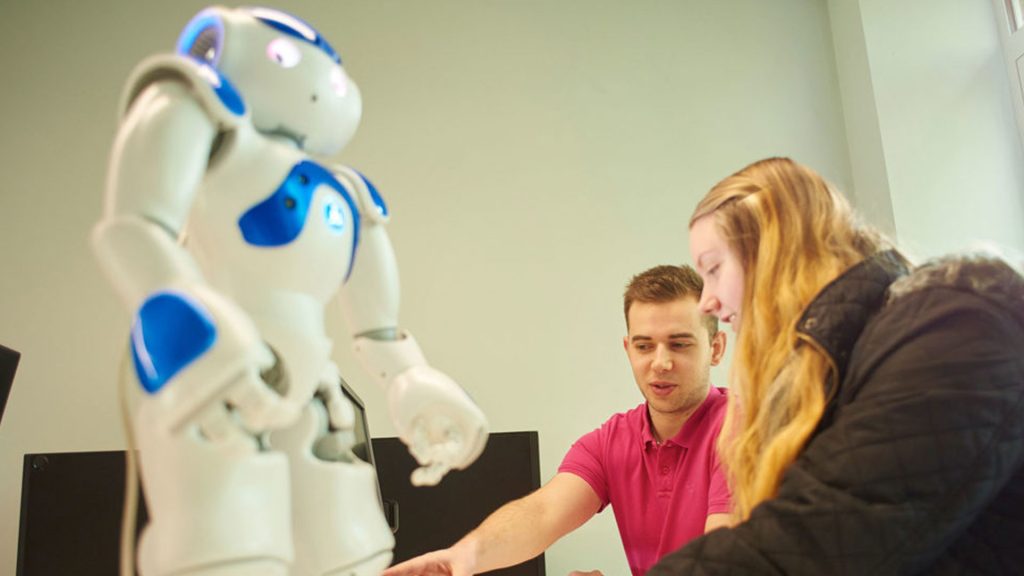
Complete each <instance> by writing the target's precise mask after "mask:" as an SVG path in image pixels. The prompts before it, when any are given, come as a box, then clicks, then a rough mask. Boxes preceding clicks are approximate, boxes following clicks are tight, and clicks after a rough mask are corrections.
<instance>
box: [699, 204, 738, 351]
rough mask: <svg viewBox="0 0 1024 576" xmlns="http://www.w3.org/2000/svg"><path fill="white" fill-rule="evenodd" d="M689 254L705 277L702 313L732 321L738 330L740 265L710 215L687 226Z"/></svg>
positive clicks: (734, 327) (724, 320)
mask: <svg viewBox="0 0 1024 576" xmlns="http://www.w3.org/2000/svg"><path fill="white" fill-rule="evenodd" d="M690 256H691V257H692V258H693V263H694V265H695V266H696V268H697V273H698V274H700V276H701V278H703V279H704V291H703V292H701V296H700V309H701V312H703V313H705V314H714V315H715V316H717V317H718V319H719V320H720V321H722V322H728V323H730V324H732V327H733V331H734V332H738V331H739V329H740V304H741V303H742V302H743V266H742V265H741V264H740V260H739V257H737V255H736V253H735V252H734V251H733V250H732V248H730V247H729V245H728V244H727V243H726V241H725V239H724V238H722V235H721V234H720V233H719V230H718V225H717V224H716V223H715V219H714V215H713V214H709V215H707V216H704V217H702V218H699V219H698V220H697V221H696V222H694V223H693V226H691V227H690Z"/></svg>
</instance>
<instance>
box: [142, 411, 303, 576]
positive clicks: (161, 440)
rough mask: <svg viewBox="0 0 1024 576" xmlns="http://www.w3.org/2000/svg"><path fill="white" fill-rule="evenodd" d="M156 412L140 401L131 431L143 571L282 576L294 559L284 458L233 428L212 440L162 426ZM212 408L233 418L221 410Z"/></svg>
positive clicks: (147, 575) (154, 575)
mask: <svg viewBox="0 0 1024 576" xmlns="http://www.w3.org/2000/svg"><path fill="white" fill-rule="evenodd" d="M154 409H155V405H154V404H153V403H149V402H147V401H146V400H143V401H142V402H141V403H140V404H139V405H138V407H137V410H136V412H135V418H134V426H133V428H134V431H135V438H136V441H137V443H138V448H139V462H140V470H141V473H142V483H143V486H144V488H145V493H146V503H147V506H148V510H149V517H150V522H149V524H148V525H147V527H146V529H145V531H144V532H143V535H142V539H141V542H140V546H139V554H138V564H139V572H140V574H142V575H143V576H165V575H170V574H174V575H175V576H178V575H188V576H200V575H201V576H236V575H237V576H241V575H243V574H244V575H246V576H253V575H258V576H270V575H273V576H287V575H288V570H289V565H290V563H291V561H292V558H293V555H294V552H293V549H292V533H291V505H290V486H289V483H290V480H289V475H288V461H287V458H286V457H285V456H284V455H283V454H279V453H274V452H267V451H263V450H261V449H260V446H259V443H258V442H257V441H256V439H255V438H253V437H252V436H250V435H248V434H247V433H245V432H244V431H243V430H242V429H241V428H237V427H234V428H233V429H232V433H230V434H227V435H225V436H224V437H221V438H219V439H218V440H216V441H211V440H209V439H207V438H205V437H204V436H203V435H202V434H201V433H200V431H199V428H198V426H196V425H189V426H186V427H185V428H184V429H182V430H181V431H179V432H177V433H170V432H168V431H167V430H165V429H159V428H157V427H154V426H152V422H153V421H154V420H155V419H156V415H154V414H152V413H151V412H152V411H153V410H154ZM209 410H214V411H217V410H219V411H221V412H223V414H222V416H223V417H224V418H230V415H229V414H228V413H227V411H226V409H225V408H224V407H223V406H213V407H210V408H209ZM220 416H221V415H219V414H216V415H215V414H206V415H205V417H206V418H207V419H209V418H213V417H220Z"/></svg>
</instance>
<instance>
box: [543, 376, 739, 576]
mask: <svg viewBox="0 0 1024 576" xmlns="http://www.w3.org/2000/svg"><path fill="white" fill-rule="evenodd" d="M725 407H726V396H725V390H724V389H722V388H715V387H714V386H712V387H711V390H710V391H709V392H708V397H707V398H706V399H705V400H704V403H703V404H701V405H700V407H699V408H697V410H696V411H695V412H694V413H693V415H691V416H690V419H689V420H687V421H686V424H684V425H683V428H682V429H681V430H680V431H679V433H678V434H676V435H675V436H674V437H673V438H671V439H669V440H666V441H665V442H663V443H661V444H658V443H657V442H656V441H655V440H654V435H653V434H652V433H651V423H650V418H648V416H647V404H646V403H644V404H641V405H639V406H637V407H636V408H634V409H632V410H630V411H629V412H625V413H621V414H616V415H614V416H612V417H611V418H609V419H608V421H607V422H605V423H604V424H602V425H601V427H600V428H598V429H597V430H594V431H593V432H591V433H589V434H587V435H585V436H583V437H582V438H580V439H579V440H577V441H576V443H574V444H573V445H572V448H570V449H569V453H568V454H566V455H565V459H564V460H562V465H561V466H559V468H558V471H559V472H569V473H571V474H575V475H577V476H579V477H580V478H583V479H584V480H585V481H586V482H587V483H588V484H590V487H591V488H593V489H594V492H595V493H596V494H597V497H598V498H600V499H601V510H604V508H605V506H607V505H608V504H611V506H612V511H613V512H614V513H615V521H616V523H618V525H619V534H620V535H621V537H622V545H623V547H624V548H625V549H626V559H627V560H628V561H629V568H630V570H631V571H632V572H633V574H634V575H635V576H638V575H642V574H644V573H646V572H647V570H649V569H650V568H651V567H652V566H654V564H655V563H657V561H658V560H659V559H660V558H661V557H662V556H664V555H665V554H668V553H669V552H672V551H673V550H676V549H677V548H679V547H680V546H682V545H683V544H685V543H686V542H689V541H690V540H691V539H693V538H695V537H697V536H700V535H701V534H703V533H704V523H705V521H706V520H707V516H708V515H709V514H716V513H724V512H729V509H730V502H729V497H730V496H729V488H728V486H727V485H726V481H725V474H724V472H723V471H722V470H721V468H720V466H719V462H718V454H717V452H716V451H715V441H716V440H717V439H718V433H719V431H720V430H721V429H722V419H723V418H724V417H725Z"/></svg>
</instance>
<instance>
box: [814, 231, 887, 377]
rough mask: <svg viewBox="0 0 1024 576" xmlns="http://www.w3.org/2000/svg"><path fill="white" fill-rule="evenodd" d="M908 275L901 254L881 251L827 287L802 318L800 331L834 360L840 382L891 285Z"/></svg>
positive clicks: (856, 265) (844, 273) (841, 275)
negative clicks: (853, 351) (862, 334)
mask: <svg viewBox="0 0 1024 576" xmlns="http://www.w3.org/2000/svg"><path fill="white" fill-rule="evenodd" d="M906 274H907V266H906V264H905V263H904V260H903V259H902V257H901V256H900V255H899V253H898V252H896V251H895V250H887V251H884V252H879V253H877V254H875V255H874V256H871V257H870V258H867V259H865V260H862V261H861V262H859V263H857V264H855V265H854V266H852V267H851V268H850V269H848V270H847V271H845V272H843V273H842V274H840V275H839V277H837V278H836V279H835V280H833V281H832V282H830V283H829V284H827V285H826V286H825V287H824V288H823V289H822V290H821V292H819V293H818V295H817V296H815V297H814V300H812V301H811V303H810V304H809V305H808V306H807V308H806V309H805V310H804V313H803V315H801V316H800V320H799V322H798V323H797V328H796V329H797V332H799V333H801V334H804V335H806V336H809V337H810V338H812V339H813V340H814V341H815V342H817V343H818V345H820V346H821V348H822V349H823V350H824V351H825V352H826V353H827V354H828V355H829V356H831V357H832V361H833V362H835V364H836V369H837V370H838V371H839V373H838V374H837V376H838V381H840V382H842V379H843V376H845V375H846V366H847V363H848V362H849V360H850V351H851V349H852V348H853V344H854V343H855V342H856V341H857V338H859V337H860V333H861V332H862V331H863V330H864V327H865V326H866V325H867V323H868V320H869V319H870V318H871V316H872V315H873V314H874V312H875V311H876V310H878V309H879V308H880V307H881V306H882V304H883V303H884V300H885V294H886V291H887V290H888V288H889V285H890V284H892V283H893V282H894V281H895V280H896V279H897V278H899V277H901V276H904V275H906Z"/></svg>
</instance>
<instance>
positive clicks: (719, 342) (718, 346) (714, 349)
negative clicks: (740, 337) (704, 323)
mask: <svg viewBox="0 0 1024 576" xmlns="http://www.w3.org/2000/svg"><path fill="white" fill-rule="evenodd" d="M724 355H725V331H724V330H719V331H718V332H715V335H714V336H712V337H711V365H712V366H718V363H719V362H721V361H722V356H724Z"/></svg>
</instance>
